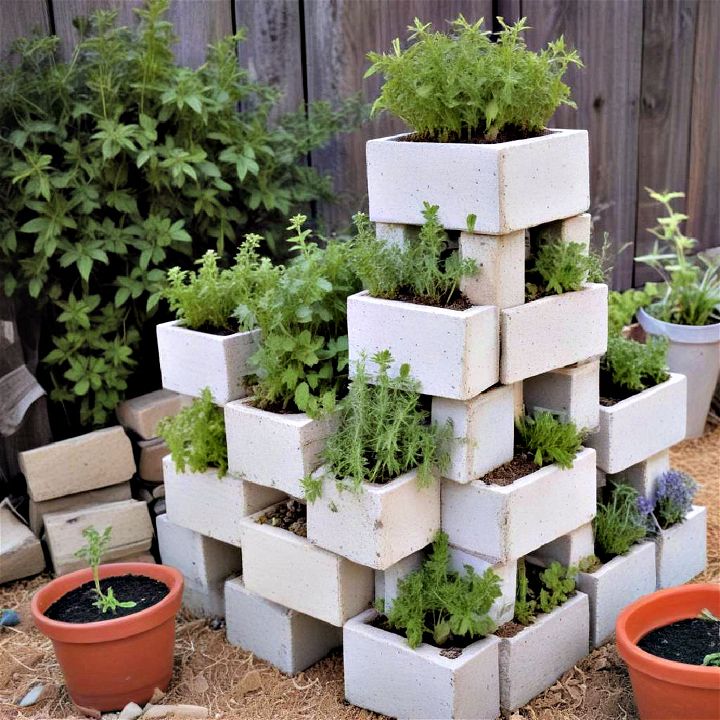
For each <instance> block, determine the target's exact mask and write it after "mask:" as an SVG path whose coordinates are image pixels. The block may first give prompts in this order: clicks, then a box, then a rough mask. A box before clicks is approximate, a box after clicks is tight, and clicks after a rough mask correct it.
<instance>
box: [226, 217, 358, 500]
mask: <svg viewBox="0 0 720 720" xmlns="http://www.w3.org/2000/svg"><path fill="white" fill-rule="evenodd" d="M306 219H307V218H306V217H305V216H304V215H297V216H295V217H293V218H292V220H291V223H290V226H289V228H288V229H289V230H290V231H291V232H292V233H293V235H292V237H291V238H290V240H289V244H290V246H291V248H292V251H293V253H294V255H293V257H292V258H291V260H290V261H289V262H288V263H287V265H286V266H284V267H283V269H282V271H281V272H280V274H279V276H278V278H277V281H276V282H275V283H274V284H273V286H272V287H271V288H270V289H269V291H268V292H266V293H264V294H263V296H262V297H260V298H258V299H257V300H256V302H255V306H256V307H255V315H256V322H257V327H258V329H259V330H260V335H261V340H260V346H259V348H258V350H257V352H256V353H255V354H254V355H253V356H252V358H251V365H252V368H253V373H254V381H253V385H252V393H253V396H252V397H250V398H247V399H244V400H238V401H235V402H232V403H228V404H227V405H226V406H225V424H226V427H227V440H228V466H229V468H230V471H231V472H232V473H235V474H237V475H238V476H240V477H242V478H244V479H246V480H249V481H251V482H253V483H257V484H259V485H265V486H268V487H274V488H277V489H279V490H282V491H283V492H285V493H287V494H289V495H292V496H294V497H298V498H299V497H302V486H301V484H300V481H301V480H302V478H303V477H305V475H307V474H308V473H311V472H312V471H313V470H315V469H316V468H317V466H318V465H319V460H318V458H319V454H320V451H321V450H322V447H323V444H324V442H325V438H327V437H328V435H330V434H331V433H332V431H333V430H334V428H335V427H336V426H337V416H336V413H335V412H334V411H335V407H336V404H337V401H338V399H339V398H341V397H342V396H343V395H344V393H345V390H346V388H347V383H348V372H347V365H348V342H347V321H346V315H347V310H346V298H347V296H348V295H350V294H352V293H353V292H355V291H356V290H357V289H358V281H357V277H356V275H355V272H354V270H353V268H352V263H351V262H350V260H349V253H350V245H349V244H348V243H346V242H341V241H339V240H330V241H327V243H326V244H325V246H324V247H320V245H319V244H317V243H315V242H311V241H310V239H309V235H310V233H311V231H310V230H308V229H303V225H304V224H305V221H306Z"/></svg>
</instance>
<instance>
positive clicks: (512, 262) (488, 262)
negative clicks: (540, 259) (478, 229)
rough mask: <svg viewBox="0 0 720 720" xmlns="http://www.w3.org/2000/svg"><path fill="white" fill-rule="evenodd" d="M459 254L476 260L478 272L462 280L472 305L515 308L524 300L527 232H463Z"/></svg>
mask: <svg viewBox="0 0 720 720" xmlns="http://www.w3.org/2000/svg"><path fill="white" fill-rule="evenodd" d="M460 255H461V257H463V258H466V259H470V260H474V261H475V262H476V264H477V266H478V272H477V273H475V274H474V275H470V276H466V277H463V278H462V279H461V280H460V290H462V292H463V294H464V295H465V297H467V299H468V300H469V301H470V302H471V303H472V304H473V305H495V306H497V307H499V308H508V307H514V306H515V305H522V304H523V303H524V302H525V231H524V230H518V231H516V232H512V233H508V234H507V235H479V234H475V233H467V232H463V233H460Z"/></svg>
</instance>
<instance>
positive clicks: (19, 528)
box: [0, 501, 45, 583]
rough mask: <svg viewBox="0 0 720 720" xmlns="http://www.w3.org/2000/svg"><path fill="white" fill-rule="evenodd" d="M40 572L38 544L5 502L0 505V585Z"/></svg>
mask: <svg viewBox="0 0 720 720" xmlns="http://www.w3.org/2000/svg"><path fill="white" fill-rule="evenodd" d="M44 569H45V557H44V555H43V551H42V545H40V541H39V540H38V539H37V538H36V537H35V535H33V533H32V531H31V530H30V528H29V527H28V526H27V525H25V523H24V522H23V521H22V520H21V519H20V516H19V515H17V514H16V513H15V510H13V508H12V506H11V505H10V502H9V501H7V502H2V503H0V583H9V582H12V581H13V580H19V579H20V578H25V577H29V576H30V575H37V574H38V573H41V572H42V571H43V570H44Z"/></svg>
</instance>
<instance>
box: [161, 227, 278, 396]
mask: <svg viewBox="0 0 720 720" xmlns="http://www.w3.org/2000/svg"><path fill="white" fill-rule="evenodd" d="M261 240H262V238H261V237H260V236H259V235H254V234H249V235H246V236H245V242H244V244H243V245H242V246H241V247H240V250H239V251H238V253H237V256H236V257H235V263H234V265H232V266H231V267H229V268H225V269H221V268H220V267H219V265H218V260H219V257H218V255H217V253H216V252H214V251H213V250H208V251H207V252H206V253H205V255H203V257H202V259H201V260H199V261H198V264H199V266H200V267H199V269H198V270H197V272H191V271H187V270H181V269H180V268H179V267H174V268H171V269H170V270H168V272H167V286H166V287H165V289H164V290H163V296H164V297H165V299H166V300H167V301H168V304H169V306H170V310H172V311H173V312H174V313H175V314H176V316H177V319H176V320H173V321H172V322H167V323H161V324H160V325H158V326H157V342H158V353H159V355H160V371H161V373H162V384H163V387H164V388H167V389H169V390H176V391H177V392H180V393H183V394H185V395H199V394H200V391H201V390H202V388H203V387H209V388H210V390H211V392H212V394H213V396H214V397H215V399H216V400H217V402H218V403H220V404H224V403H226V402H229V401H230V400H235V399H237V398H240V397H244V396H245V395H246V394H247V392H246V388H245V385H244V382H245V379H246V377H247V376H248V375H250V374H251V372H252V369H251V367H250V364H249V362H248V361H249V359H250V357H251V356H252V355H253V354H254V353H255V352H256V350H257V347H258V342H259V339H260V333H259V331H258V330H257V329H256V328H255V313H254V305H255V303H256V302H257V299H258V298H259V297H261V296H262V294H263V293H264V292H266V291H267V290H268V288H269V287H270V286H271V285H272V284H273V283H274V282H276V280H277V275H278V268H276V267H273V265H272V263H271V262H270V260H269V259H268V258H261V257H260V255H259V254H258V245H259V243H260V241H261Z"/></svg>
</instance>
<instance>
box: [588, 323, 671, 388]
mask: <svg viewBox="0 0 720 720" xmlns="http://www.w3.org/2000/svg"><path fill="white" fill-rule="evenodd" d="M667 353H668V339H667V338H665V337H659V336H650V337H648V338H647V340H646V342H644V343H641V342H636V341H635V340H630V339H628V338H624V337H621V336H619V335H617V336H612V335H610V336H609V337H608V344H607V351H606V353H605V355H604V356H603V358H602V364H601V366H602V370H603V372H604V373H607V375H608V376H609V378H610V380H611V382H612V384H613V385H615V386H617V387H620V388H623V389H624V390H629V391H632V392H640V391H642V390H645V389H647V388H650V387H654V386H655V385H659V384H660V383H662V382H665V381H666V380H667V379H668V377H669V375H668V371H667Z"/></svg>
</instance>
